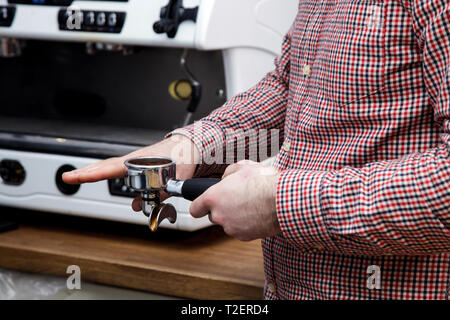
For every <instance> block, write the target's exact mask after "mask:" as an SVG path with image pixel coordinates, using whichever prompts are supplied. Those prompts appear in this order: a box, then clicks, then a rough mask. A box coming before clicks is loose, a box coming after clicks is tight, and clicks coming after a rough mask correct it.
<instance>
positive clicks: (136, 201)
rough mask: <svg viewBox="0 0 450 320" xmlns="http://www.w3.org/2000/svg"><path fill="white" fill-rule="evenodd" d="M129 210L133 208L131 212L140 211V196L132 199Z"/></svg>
mask: <svg viewBox="0 0 450 320" xmlns="http://www.w3.org/2000/svg"><path fill="white" fill-rule="evenodd" d="M131 208H133V210H134V211H136V212H139V211H141V210H142V196H141V195H139V196H137V197H136V198H134V200H133V202H132V203H131Z"/></svg>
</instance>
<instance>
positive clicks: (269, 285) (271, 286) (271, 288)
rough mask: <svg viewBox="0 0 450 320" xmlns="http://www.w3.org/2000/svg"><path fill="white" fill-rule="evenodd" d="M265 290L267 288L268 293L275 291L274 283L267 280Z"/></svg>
mask: <svg viewBox="0 0 450 320" xmlns="http://www.w3.org/2000/svg"><path fill="white" fill-rule="evenodd" d="M267 290H268V291H269V292H270V293H275V284H273V282H269V283H268V284H267Z"/></svg>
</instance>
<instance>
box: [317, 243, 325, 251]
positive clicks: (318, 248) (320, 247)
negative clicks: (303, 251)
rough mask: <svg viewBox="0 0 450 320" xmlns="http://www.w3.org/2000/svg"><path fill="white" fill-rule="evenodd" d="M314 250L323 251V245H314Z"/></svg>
mask: <svg viewBox="0 0 450 320" xmlns="http://www.w3.org/2000/svg"><path fill="white" fill-rule="evenodd" d="M314 249H316V250H320V251H323V250H325V247H324V246H323V245H321V244H316V245H315V246H314Z"/></svg>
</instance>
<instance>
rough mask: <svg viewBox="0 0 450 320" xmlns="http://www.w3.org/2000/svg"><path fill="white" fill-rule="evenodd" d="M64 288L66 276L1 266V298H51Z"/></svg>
mask: <svg viewBox="0 0 450 320" xmlns="http://www.w3.org/2000/svg"><path fill="white" fill-rule="evenodd" d="M64 289H66V279H64V278H58V277H51V276H45V275H39V274H30V273H25V272H19V271H12V270H7V269H1V268H0V300H25V299H26V300H44V299H51V298H52V297H53V296H55V295H57V294H58V293H59V292H61V291H63V290H64Z"/></svg>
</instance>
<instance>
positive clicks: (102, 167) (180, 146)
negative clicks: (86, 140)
mask: <svg viewBox="0 0 450 320" xmlns="http://www.w3.org/2000/svg"><path fill="white" fill-rule="evenodd" d="M151 156H156V157H158V156H159V157H169V158H172V160H174V161H175V162H176V163H177V179H182V180H185V179H190V178H192V176H193V175H194V172H195V168H196V163H198V160H199V157H200V154H199V152H198V150H197V148H196V147H195V146H194V143H193V142H192V141H191V140H190V139H188V138H187V137H184V136H182V135H174V136H172V137H170V138H168V139H166V140H163V141H161V142H159V143H157V144H154V145H152V146H149V147H146V148H143V149H140V150H137V151H135V152H133V153H130V154H127V155H125V156H123V157H118V158H111V159H107V160H104V161H100V162H97V163H94V164H91V165H89V166H87V167H85V168H82V169H78V170H74V171H71V172H67V173H65V174H64V175H63V180H64V182H66V183H69V184H82V183H87V182H97V181H101V180H106V179H115V178H123V177H125V174H126V167H125V165H124V162H125V160H127V159H130V158H134V157H151ZM163 197H164V196H163ZM132 207H133V210H135V211H140V210H142V208H141V198H140V196H139V197H137V198H136V199H134V201H133V204H132Z"/></svg>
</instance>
